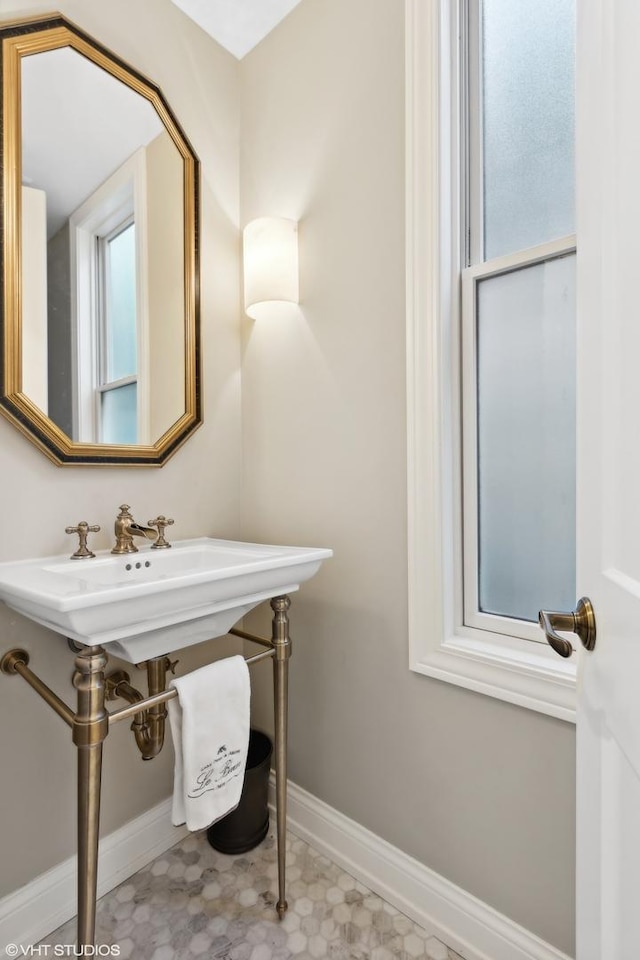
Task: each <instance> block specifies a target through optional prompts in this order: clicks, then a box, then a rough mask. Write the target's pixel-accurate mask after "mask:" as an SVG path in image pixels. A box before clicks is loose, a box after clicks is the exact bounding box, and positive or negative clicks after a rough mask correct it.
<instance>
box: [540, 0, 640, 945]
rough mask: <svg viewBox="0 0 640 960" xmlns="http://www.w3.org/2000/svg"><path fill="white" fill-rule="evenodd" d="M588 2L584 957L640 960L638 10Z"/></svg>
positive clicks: (583, 249) (629, 3) (583, 160)
mask: <svg viewBox="0 0 640 960" xmlns="http://www.w3.org/2000/svg"><path fill="white" fill-rule="evenodd" d="M577 7H578V44H577V49H578V63H577V101H578V107H577V110H578V123H577V169H578V198H577V211H578V215H577V237H578V374H579V375H578V384H579V386H578V411H579V413H578V573H577V582H578V585H579V590H580V592H581V593H583V594H586V595H587V596H589V597H590V598H591V600H592V602H593V606H594V610H595V616H596V624H597V642H596V647H595V650H594V651H593V652H592V653H587V652H585V651H583V650H582V649H581V650H580V653H579V656H580V659H581V662H580V668H579V693H578V702H579V707H578V724H577V738H578V747H577V750H578V761H577V762H578V810H577V844H578V859H577V875H578V881H577V928H578V929H577V960H640V243H639V242H638V238H639V237H640V2H639V0H579V2H578V4H577ZM550 466H551V465H550ZM550 548H551V549H552V545H550ZM578 646H580V644H579V642H578Z"/></svg>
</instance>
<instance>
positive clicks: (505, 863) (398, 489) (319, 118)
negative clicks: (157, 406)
mask: <svg viewBox="0 0 640 960" xmlns="http://www.w3.org/2000/svg"><path fill="white" fill-rule="evenodd" d="M403 7H404V4H403V3H402V2H401V0H303V2H302V3H301V4H300V6H299V7H297V8H296V9H295V10H294V11H293V13H291V14H290V15H289V17H287V19H286V20H285V21H284V22H283V24H281V25H280V26H279V27H278V28H277V29H276V31H275V32H274V33H273V34H271V35H270V36H269V37H268V38H267V39H266V40H265V41H264V42H263V43H262V44H261V45H260V46H259V47H258V48H256V50H255V51H253V52H252V53H251V54H249V56H248V57H247V58H246V59H245V60H244V61H243V62H242V64H241V81H242V138H241V143H242V149H241V158H242V160H241V184H242V206H241V214H242V217H241V221H242V223H246V222H247V221H248V220H250V219H252V218H253V217H256V216H262V215H268V214H276V215H280V216H285V217H293V218H295V219H300V221H301V223H300V261H301V269H300V290H301V300H302V303H301V309H300V313H299V315H298V316H297V317H294V318H291V317H288V318H287V317H282V318H281V320H280V322H279V323H274V324H272V325H261V324H260V323H256V324H253V323H251V322H250V321H248V320H245V323H244V360H243V364H244V365H243V424H244V458H245V464H246V465H247V469H246V471H245V475H244V501H243V502H244V507H245V509H244V513H243V518H244V522H243V533H244V536H245V537H247V538H248V539H252V538H256V539H258V540H261V539H265V540H267V541H269V540H272V539H277V540H281V541H284V542H293V543H308V544H317V545H324V544H326V545H328V546H331V547H333V548H334V550H335V557H334V559H333V560H331V561H328V562H327V563H326V564H325V566H324V568H323V569H322V571H321V572H320V573H319V574H318V576H317V577H316V578H315V579H314V580H313V581H311V582H310V583H309V584H306V585H305V587H304V589H303V591H301V593H300V595H299V596H297V597H295V599H294V605H293V608H292V623H293V630H294V637H295V640H296V646H295V653H294V658H293V660H292V684H291V698H292V703H291V776H292V779H293V780H294V781H296V782H297V783H299V784H300V785H301V786H303V787H305V788H306V789H308V790H310V791H311V792H312V793H313V794H315V795H317V796H319V797H321V798H322V799H324V800H326V801H327V802H328V803H330V804H332V805H333V806H334V807H336V808H337V809H338V810H340V811H342V812H343V813H345V814H347V815H348V816H350V817H352V818H353V819H355V820H356V821H358V822H360V823H361V824H364V825H365V826H366V827H369V828H370V829H371V830H373V831H374V832H375V833H377V834H379V835H380V836H382V837H384V838H385V839H387V840H389V841H390V842H391V843H393V844H395V845H397V846H398V847H400V848H401V849H402V850H405V851H407V852H408V853H409V854H412V855H413V856H414V857H417V858H418V859H419V860H420V861H422V862H423V863H425V864H427V865H428V866H429V867H431V868H433V869H434V870H436V871H438V873H441V874H443V875H444V876H446V877H448V878H449V879H450V880H452V881H453V882H454V883H456V884H459V885H460V886H461V887H463V888H464V889H466V890H468V891H470V892H471V893H473V894H475V895H476V896H477V897H479V898H480V899H481V900H484V901H486V902H488V903H490V904H492V905H493V906H494V907H496V908H497V909H498V910H500V911H502V912H503V913H505V914H507V915H508V916H509V917H511V918H513V919H514V920H516V921H517V922H519V923H521V924H523V925H524V926H525V927H528V928H530V929H531V930H533V931H534V932H535V933H537V934H538V935H539V936H541V937H542V938H544V939H545V940H548V941H550V942H551V943H553V944H555V945H557V946H558V947H560V948H561V949H564V950H566V951H567V952H569V953H572V951H573V887H574V880H573V862H574V848H573V842H574V841H573V836H574V730H573V728H572V727H571V726H569V725H567V724H564V723H562V722H560V721H556V720H553V719H550V718H548V717H545V716H541V715H538V714H535V713H532V712H528V711H526V710H522V709H520V708H518V707H514V706H511V705H509V704H506V703H503V702H500V701H497V700H493V699H490V698H487V697H483V696H480V695H477V694H474V693H471V692H468V691H466V690H463V689H461V688H459V687H456V686H453V685H449V684H445V683H440V682H438V681H435V680H430V679H427V678H426V677H422V676H418V675H416V674H413V673H411V672H410V671H409V669H408V650H407V612H406V605H407V569H406V568H407V551H406V533H405V526H406V492H405V491H406V448H405V353H404V351H405V339H404V322H405V317H404V310H405V303H404V289H405V260H404V90H403V87H404V20H403ZM269 700H270V689H269V682H268V673H267V671H266V670H265V671H263V672H262V685H261V687H260V692H259V694H258V695H256V696H255V697H254V705H255V713H256V718H257V720H258V721H259V722H261V723H262V724H263V725H266V724H267V723H268V709H267V705H268V703H269Z"/></svg>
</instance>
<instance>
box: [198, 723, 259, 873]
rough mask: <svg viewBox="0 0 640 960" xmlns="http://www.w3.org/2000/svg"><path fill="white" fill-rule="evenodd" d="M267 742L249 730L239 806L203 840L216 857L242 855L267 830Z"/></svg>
mask: <svg viewBox="0 0 640 960" xmlns="http://www.w3.org/2000/svg"><path fill="white" fill-rule="evenodd" d="M270 766H271V740H270V739H269V737H268V736H267V735H266V734H264V733H260V731H259V730H251V732H250V734H249V753H248V754H247V766H246V769H245V774H244V785H243V787H242V794H241V796H240V803H239V804H238V806H237V807H236V809H235V810H233V811H232V812H231V813H228V814H227V816H226V817H223V818H222V820H218V821H217V823H214V824H213V826H211V827H209V829H208V830H207V839H208V840H209V843H210V844H211V846H212V847H213V848H214V849H215V850H219V851H220V853H234V854H235V853H246V852H247V850H253V848H254V847H257V846H258V844H259V843H261V842H262V841H263V840H264V838H265V837H266V835H267V832H268V830H269V768H270Z"/></svg>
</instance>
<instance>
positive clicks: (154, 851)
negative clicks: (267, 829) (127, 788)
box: [0, 775, 570, 960]
mask: <svg viewBox="0 0 640 960" xmlns="http://www.w3.org/2000/svg"><path fill="white" fill-rule="evenodd" d="M288 790H289V792H288V825H289V828H290V829H291V831H292V833H294V834H296V836H298V837H300V838H301V839H303V840H305V841H307V842H308V843H310V844H311V845H312V846H313V847H314V848H315V849H316V850H319V851H320V852H321V853H323V854H325V855H326V856H327V857H329V858H330V859H331V860H332V861H333V862H334V863H336V864H338V866H340V867H342V868H343V869H344V870H346V871H347V872H348V873H350V874H351V875H352V876H353V877H355V878H356V879H357V880H359V881H360V882H361V883H364V884H365V885H366V886H367V887H369V889H371V890H374V891H375V892H376V893H378V894H380V896H382V897H383V898H384V899H385V900H387V901H388V902H389V903H391V904H392V905H393V906H395V907H396V908H397V909H398V910H400V911H401V912H402V913H404V914H406V915H407V916H408V917H410V918H411V919H412V920H415V921H416V923H419V924H420V926H422V927H424V928H425V929H426V930H428V931H429V933H430V934H432V935H433V936H435V937H438V938H439V939H440V940H442V941H444V942H445V943H447V944H448V945H449V946H450V947H452V948H453V949H454V950H457V951H459V952H460V953H461V954H462V955H463V956H464V957H465V958H466V960H570V958H569V957H568V956H567V955H566V954H564V953H562V952H561V951H560V950H557V949H556V948H555V947H552V946H551V945H550V944H548V943H545V942H544V941H543V940H541V939H540V938H539V937H536V936H535V935H534V934H533V933H530V932H529V931H528V930H525V929H524V927H521V926H519V925H518V924H517V923H514V922H513V921H512V920H510V919H509V918H508V917H505V916H504V915H503V914H501V913H498V911H497V910H494V909H493V908H492V907H490V906H488V905H487V904H486V903H483V902H482V901H481V900H478V899H476V897H473V896H471V894H469V893H467V892H466V891H464V890H462V889H461V888H460V887H457V886H455V884H453V883H451V882H450V881H448V880H446V879H445V878H444V877H441V876H440V875H439V874H437V873H435V872H434V871H433V870H430V869H429V868H428V867H425V866H424V864H422V863H420V862H419V861H417V860H415V859H414V858H413V857H410V856H408V854H406V853H403V852H402V851H401V850H399V849H398V848H397V847H394V846H392V845H391V844H390V843H387V841H386V840H382V839H381V838H380V837H378V836H377V835H376V834H375V833H372V832H371V831H370V830H367V829H366V828H365V827H362V826H360V824H359V823H356V822H355V821H354V820H350V819H349V817H346V816H345V815H344V814H342V813H339V812H338V811H337V810H335V809H334V808H333V807H330V806H329V805H328V804H326V803H324V802H323V801H322V800H318V799H317V798H316V797H314V796H313V795H312V794H310V793H307V791H306V790H303V789H302V788H301V787H298V786H297V785H296V784H295V783H289V788H288ZM273 794H274V785H273V775H272V780H271V784H270V796H271V802H272V803H273ZM186 835H187V830H186V828H185V827H174V826H172V824H171V800H165V801H163V802H162V803H160V804H158V805H157V806H156V807H153V808H152V809H151V810H148V811H147V812H146V813H143V814H142V815H141V816H139V817H136V819H135V820H131V821H130V822H129V823H127V824H125V826H124V827H121V828H120V829H119V830H116V831H114V832H113V833H111V834H109V836H108V837H105V838H104V840H102V841H101V842H100V864H99V871H98V896H99V897H101V896H103V895H104V894H105V893H108V892H109V890H113V888H114V887H116V886H118V884H120V883H122V882H123V880H126V879H127V877H130V876H132V875H133V874H134V873H136V872H137V871H138V870H140V869H141V868H142V867H144V866H145V865H146V864H147V863H150V862H151V861H152V860H154V859H155V858H156V857H158V856H160V854H161V853H164V851H165V850H168V849H169V848H170V847H172V846H173V845H174V844H176V843H178V842H179V841H180V840H181V839H182V838H183V837H185V836H186ZM75 872H76V858H75V857H71V858H70V859H69V860H66V861H65V862H64V863H61V864H59V865H58V866H57V867H54V868H53V869H52V870H48V871H47V872H46V873H43V874H42V875H41V876H39V877H37V878H36V879H35V880H33V881H32V882H31V883H29V884H27V885H26V886H25V887H22V888H20V889H19V890H16V891H15V893H11V894H9V895H8V896H6V897H4V898H3V899H2V900H0V944H8V943H15V944H18V945H19V946H24V947H27V946H30V945H32V944H36V943H38V941H39V940H41V939H42V938H43V937H46V935H47V934H48V933H51V932H52V931H53V930H55V929H56V928H57V927H59V926H60V924H62V923H65V922H66V921H67V920H69V919H70V918H71V917H72V916H74V914H75V912H76V904H75V896H76V894H75V889H76V879H75Z"/></svg>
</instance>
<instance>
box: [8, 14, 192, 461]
mask: <svg viewBox="0 0 640 960" xmlns="http://www.w3.org/2000/svg"><path fill="white" fill-rule="evenodd" d="M0 38H1V40H2V52H1V56H2V83H3V124H2V130H1V136H2V147H3V156H4V158H5V161H4V165H3V176H2V189H3V197H2V208H3V241H4V242H3V263H2V277H3V282H4V296H3V304H2V306H3V316H2V322H3V337H2V348H3V358H2V390H1V395H0V409H1V410H2V412H3V413H4V414H5V415H6V416H7V417H9V419H11V420H12V421H13V422H14V423H15V424H16V425H17V426H18V427H19V428H20V429H21V430H22V431H23V432H24V433H26V434H27V436H29V438H30V439H32V440H33V441H34V442H35V443H36V444H37V445H38V446H39V447H40V448H41V449H43V450H44V452H45V453H46V454H47V455H48V456H49V457H50V458H51V459H53V460H54V461H55V462H56V463H62V464H64V463H92V464H96V463H131V464H148V465H161V464H162V463H163V462H165V461H166V459H167V458H168V457H169V456H170V455H171V454H172V453H173V452H175V450H176V449H177V448H178V447H179V446H180V444H181V443H183V442H184V440H185V439H186V437H187V436H188V435H189V434H190V433H191V432H192V430H193V429H194V428H195V427H196V426H198V425H199V423H200V422H201V416H200V405H199V404H200V401H199V397H200V390H199V383H198V376H199V370H198V355H199V343H198V334H199V322H198V262H197V249H198V244H197V218H198V209H197V198H198V161H197V158H196V156H195V154H194V153H193V150H192V149H191V147H190V145H189V143H188V141H187V140H186V137H185V136H184V134H183V132H182V130H181V129H180V127H179V125H178V123H177V121H176V119H175V117H174V116H173V114H172V112H171V110H170V109H169V107H168V105H167V104H166V102H165V100H164V98H163V96H162V94H161V93H160V91H159V90H158V88H157V87H155V86H154V85H153V84H152V83H150V82H149V81H148V80H146V79H144V78H143V77H141V76H140V75H139V74H138V73H136V71H134V70H133V69H132V68H130V67H128V66H126V65H125V64H124V63H122V61H120V60H119V59H118V58H117V57H115V56H114V55H113V54H110V53H109V52H108V51H106V50H105V49H104V48H103V47H101V46H100V45H99V44H98V43H96V42H95V41H93V40H92V39H91V38H89V37H88V36H87V35H86V34H84V33H82V32H81V31H80V30H79V29H78V28H77V27H75V26H74V25H73V24H71V23H69V22H68V21H66V20H64V19H63V18H62V17H60V16H59V15H53V16H52V17H48V18H45V19H43V18H38V19H37V20H32V21H30V22H27V23H24V22H23V23H20V24H15V23H13V24H9V25H5V26H4V27H0Z"/></svg>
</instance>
